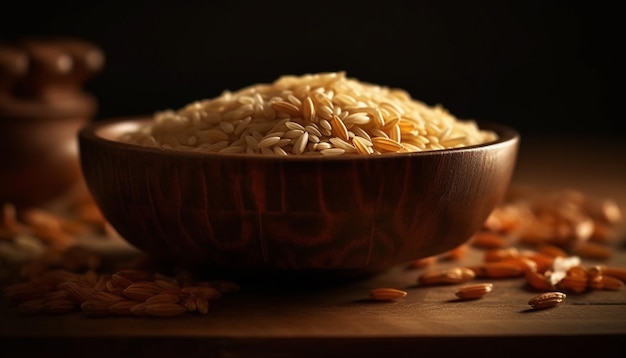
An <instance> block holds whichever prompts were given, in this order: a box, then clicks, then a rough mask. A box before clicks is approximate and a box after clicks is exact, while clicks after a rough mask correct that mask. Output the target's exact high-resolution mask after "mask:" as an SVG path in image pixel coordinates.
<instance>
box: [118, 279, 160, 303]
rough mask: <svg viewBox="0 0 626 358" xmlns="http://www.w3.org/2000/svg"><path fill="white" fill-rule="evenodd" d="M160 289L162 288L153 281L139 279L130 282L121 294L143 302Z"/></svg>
mask: <svg viewBox="0 0 626 358" xmlns="http://www.w3.org/2000/svg"><path fill="white" fill-rule="evenodd" d="M161 291H162V289H161V288H160V287H159V286H158V285H157V284H155V283H154V282H148V281H141V282H135V283H132V284H130V285H129V286H128V287H126V288H125V289H124V290H123V291H122V295H123V296H124V297H126V298H128V299H131V300H135V301H140V302H144V301H145V300H147V299H148V298H150V297H152V296H154V295H156V294H157V293H159V292H161Z"/></svg>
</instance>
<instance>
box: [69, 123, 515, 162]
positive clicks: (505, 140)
mask: <svg viewBox="0 0 626 358" xmlns="http://www.w3.org/2000/svg"><path fill="white" fill-rule="evenodd" d="M151 120H152V116H150V115H134V116H120V117H110V118H105V119H98V120H92V121H91V122H89V123H87V124H85V125H83V126H82V128H80V129H79V131H78V134H77V136H78V139H79V143H80V142H81V141H88V142H93V143H98V144H100V145H105V146H109V147H117V148H119V149H122V150H129V151H134V152H140V153H145V154H158V155H163V154H166V155H170V156H175V157H190V158H214V159H216V158H217V159H227V158H232V159H235V158H237V159H247V158H248V159H254V160H255V161H256V160H259V159H262V160H270V161H273V160H275V161H320V160H323V161H355V160H358V161H361V160H384V159H385V158H401V157H425V156H433V155H449V154H454V153H466V152H473V151H482V150H485V149H496V148H500V147H502V146H509V145H515V144H517V143H518V142H519V141H520V133H519V131H517V130H516V129H515V128H513V127H511V126H509V125H506V124H503V123H499V122H494V121H488V120H479V119H475V120H474V121H475V122H476V123H477V125H478V127H479V128H480V129H487V130H493V131H495V132H496V134H497V135H498V138H497V139H495V140H493V141H490V142H486V143H481V144H474V145H470V146H465V147H457V148H447V149H438V150H425V151H422V152H404V153H384V154H377V155H364V154H353V153H347V154H342V155H333V156H322V155H290V156H280V155H266V154H256V155H250V154H245V153H212V152H202V151H190V150H183V149H173V148H160V147H147V146H142V145H138V144H132V143H125V142H121V141H118V140H115V139H111V138H109V137H107V136H105V135H102V132H104V131H105V130H106V129H109V128H112V127H116V126H128V127H129V128H131V127H133V128H136V127H137V126H139V125H140V124H142V123H149V122H150V121H151Z"/></svg>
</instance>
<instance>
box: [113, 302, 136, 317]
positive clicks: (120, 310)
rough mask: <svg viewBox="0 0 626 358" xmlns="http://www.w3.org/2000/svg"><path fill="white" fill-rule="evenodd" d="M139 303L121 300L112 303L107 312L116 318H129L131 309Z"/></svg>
mask: <svg viewBox="0 0 626 358" xmlns="http://www.w3.org/2000/svg"><path fill="white" fill-rule="evenodd" d="M140 303H141V302H138V301H132V300H122V301H118V302H115V303H113V304H112V305H110V306H109V307H108V310H109V312H111V313H112V314H114V315H118V316H130V315H133V312H132V308H133V307H135V306H136V305H138V304H140Z"/></svg>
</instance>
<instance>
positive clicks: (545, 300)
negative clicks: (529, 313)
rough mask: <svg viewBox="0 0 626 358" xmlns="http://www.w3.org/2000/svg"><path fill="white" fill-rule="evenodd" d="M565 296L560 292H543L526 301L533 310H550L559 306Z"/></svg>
mask: <svg viewBox="0 0 626 358" xmlns="http://www.w3.org/2000/svg"><path fill="white" fill-rule="evenodd" d="M566 297H567V295H566V294H565V293H562V292H557V291H552V292H544V293H541V294H539V295H537V296H534V297H532V298H531V299H530V300H528V304H529V305H530V306H531V307H532V308H533V309H545V308H552V307H556V306H558V305H560V304H561V303H562V302H563V300H565V298H566Z"/></svg>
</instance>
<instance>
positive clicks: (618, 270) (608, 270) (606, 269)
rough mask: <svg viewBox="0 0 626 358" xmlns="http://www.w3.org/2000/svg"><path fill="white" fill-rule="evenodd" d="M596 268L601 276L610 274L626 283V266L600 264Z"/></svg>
mask: <svg viewBox="0 0 626 358" xmlns="http://www.w3.org/2000/svg"><path fill="white" fill-rule="evenodd" d="M598 268H599V269H600V270H601V272H602V275H603V276H611V277H614V278H616V279H618V280H620V281H622V282H624V283H626V268H623V267H615V266H605V265H600V266H598Z"/></svg>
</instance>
